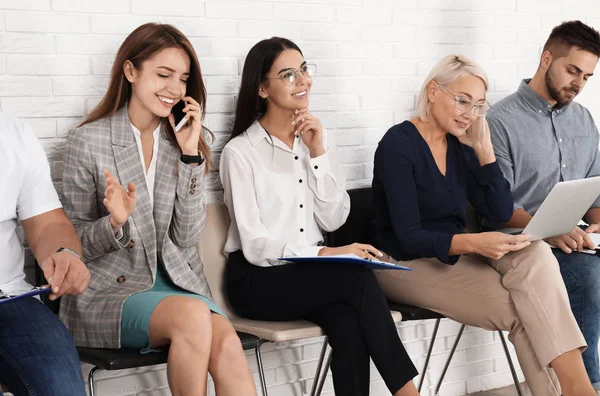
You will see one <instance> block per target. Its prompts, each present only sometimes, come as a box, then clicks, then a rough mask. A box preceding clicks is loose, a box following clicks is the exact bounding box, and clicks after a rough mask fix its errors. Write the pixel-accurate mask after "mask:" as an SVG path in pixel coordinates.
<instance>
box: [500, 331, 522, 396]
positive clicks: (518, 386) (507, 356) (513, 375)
mask: <svg viewBox="0 0 600 396" xmlns="http://www.w3.org/2000/svg"><path fill="white" fill-rule="evenodd" d="M498 334H499V335H500V341H502V347H503V348H504V353H505V354H506V360H507V361H508V367H510V373H511V374H512V377H513V381H514V382H515V388H516V389H517V395H519V396H523V391H522V390H521V384H519V377H518V376H517V371H516V370H515V365H514V364H513V361H512V358H511V357H510V351H509V350H508V344H507V343H506V339H505V338H504V334H503V333H502V331H501V330H498Z"/></svg>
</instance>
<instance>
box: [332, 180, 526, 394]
mask: <svg viewBox="0 0 600 396" xmlns="http://www.w3.org/2000/svg"><path fill="white" fill-rule="evenodd" d="M348 194H349V195H350V204H351V206H350V207H351V210H350V214H349V216H348V219H347V220H346V223H345V224H344V225H343V226H342V227H340V228H339V229H338V230H336V231H334V232H330V233H328V234H327V246H331V247H337V246H344V245H349V244H351V243H354V242H361V243H370V242H371V240H372V237H371V220H372V219H373V192H372V190H371V188H370V187H365V188H358V189H353V190H348ZM389 306H390V310H392V311H398V312H400V313H401V314H402V321H411V320H425V319H435V327H434V329H433V334H432V335H431V342H430V343H429V348H428V350H427V356H426V358H425V364H424V365H423V370H422V371H421V378H420V380H419V385H418V390H419V391H421V388H422V386H423V380H424V378H425V373H426V372H427V367H428V366H429V360H430V359H431V354H432V352H433V346H434V343H435V338H436V336H437V333H438V329H439V326H440V321H441V320H442V319H443V318H445V317H444V316H443V315H441V314H438V313H437V312H433V311H430V310H428V309H424V308H419V307H414V306H410V305H405V304H397V303H393V302H389ZM465 327H466V325H464V324H463V325H462V326H461V328H460V330H459V332H458V335H457V336H456V340H455V341H454V345H453V346H452V349H451V350H450V355H449V356H448V359H447V360H446V364H445V366H444V370H443V371H442V375H441V376H440V379H439V381H438V383H437V385H436V388H435V394H436V395H438V394H439V391H440V388H441V386H442V382H443V381H444V377H445V376H446V372H447V370H448V367H449V366H450V362H451V361H452V358H453V356H454V352H456V348H457V346H458V343H459V341H460V339H461V337H462V334H463V332H464V330H465ZM498 334H499V336H500V340H501V341H502V346H503V347H504V352H505V353H506V359H507V360H508V365H509V367H510V371H511V374H512V377H513V381H514V383H515V386H516V388H517V394H518V395H519V396H522V395H523V393H522V391H521V387H520V386H519V379H518V377H517V373H516V371H515V367H514V365H513V362H512V359H511V357H510V352H509V350H508V345H507V344H506V340H505V338H504V334H503V333H502V331H498Z"/></svg>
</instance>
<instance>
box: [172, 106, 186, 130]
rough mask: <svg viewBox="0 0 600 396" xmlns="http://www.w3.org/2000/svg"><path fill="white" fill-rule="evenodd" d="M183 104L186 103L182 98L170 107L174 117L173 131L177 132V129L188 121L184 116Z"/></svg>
mask: <svg viewBox="0 0 600 396" xmlns="http://www.w3.org/2000/svg"><path fill="white" fill-rule="evenodd" d="M185 106H186V103H185V102H184V101H183V100H180V101H179V102H177V103H176V104H175V106H173V108H172V109H171V113H172V114H173V118H174V119H175V132H179V130H180V129H181V128H183V127H184V126H185V124H187V122H188V119H187V118H185V113H184V112H183V109H184V108H185Z"/></svg>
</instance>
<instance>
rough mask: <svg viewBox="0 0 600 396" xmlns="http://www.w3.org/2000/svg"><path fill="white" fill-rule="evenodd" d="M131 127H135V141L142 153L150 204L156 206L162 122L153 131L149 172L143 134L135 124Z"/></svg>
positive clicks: (141, 157)
mask: <svg viewBox="0 0 600 396" xmlns="http://www.w3.org/2000/svg"><path fill="white" fill-rule="evenodd" d="M131 128H133V136H135V142H136V143H137V146H138V152H139V153H140V161H142V169H143V170H144V172H145V173H146V187H147V188H148V195H150V205H152V207H154V180H155V179H156V159H157V158H158V140H159V139H158V138H159V134H160V123H159V124H158V126H157V127H156V129H155V130H154V132H152V137H153V138H154V144H153V146H152V147H153V148H152V159H151V160H150V166H149V167H148V172H146V163H145V162H144V151H143V150H142V134H141V132H140V130H139V129H137V128H136V127H135V126H134V125H133V124H131Z"/></svg>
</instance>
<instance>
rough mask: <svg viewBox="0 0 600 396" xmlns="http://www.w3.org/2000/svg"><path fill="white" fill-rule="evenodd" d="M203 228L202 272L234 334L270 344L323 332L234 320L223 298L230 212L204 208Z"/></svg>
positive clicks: (295, 324) (309, 326)
mask: <svg viewBox="0 0 600 396" xmlns="http://www.w3.org/2000/svg"><path fill="white" fill-rule="evenodd" d="M206 211H207V221H206V227H205V228H204V231H203V232H202V235H201V237H200V242H199V243H198V251H199V252H200V259H201V260H202V263H204V273H205V275H206V278H207V279H208V283H209V284H210V288H211V290H212V294H213V297H214V298H215V302H216V303H217V305H218V306H219V307H221V309H223V311H224V312H225V313H226V314H227V316H229V320H230V321H231V323H232V324H233V327H234V328H235V329H236V330H237V331H241V332H244V333H248V334H253V335H255V336H257V337H259V338H261V339H263V340H267V341H272V342H281V341H290V340H298V339H302V338H310V337H318V336H322V335H323V330H321V328H320V327H319V326H317V325H315V324H314V323H311V322H308V321H306V320H294V321H288V322H266V321H260V320H251V319H244V318H240V317H237V316H236V315H235V314H234V313H233V312H232V309H231V307H230V305H229V302H228V301H227V298H226V296H225V290H224V285H223V273H224V270H225V265H226V263H227V258H226V257H225V255H224V254H223V249H224V247H225V242H226V240H227V232H228V231H229V223H230V220H229V213H228V211H227V207H226V206H225V205H224V204H209V205H207V206H206ZM392 317H393V318H394V322H396V323H398V322H400V321H401V320H402V315H401V314H400V313H399V312H395V311H392Z"/></svg>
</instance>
